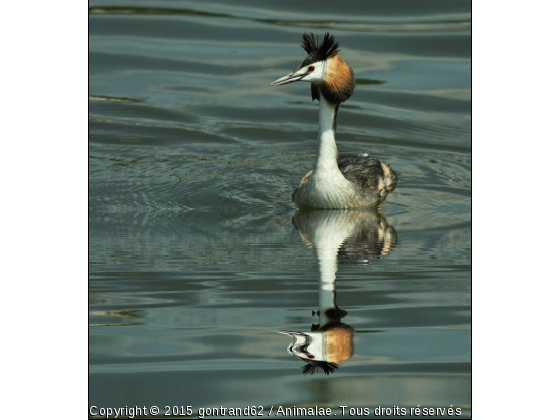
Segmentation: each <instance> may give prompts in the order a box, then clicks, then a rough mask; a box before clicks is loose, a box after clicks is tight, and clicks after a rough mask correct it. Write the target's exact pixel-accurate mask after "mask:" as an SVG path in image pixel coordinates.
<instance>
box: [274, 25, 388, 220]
mask: <svg viewBox="0 0 560 420" xmlns="http://www.w3.org/2000/svg"><path fill="white" fill-rule="evenodd" d="M301 46H302V48H303V49H304V50H305V52H306V53H307V57H305V58H304V59H303V61H302V62H301V64H300V65H299V66H298V67H297V68H296V69H295V70H294V71H292V72H291V73H289V74H288V75H286V76H284V77H281V78H280V79H278V80H275V81H274V82H272V83H271V84H270V86H282V85H286V84H288V83H293V82H299V81H301V82H311V100H312V101H314V100H315V99H317V100H318V101H319V135H318V139H317V157H316V160H315V165H314V166H313V169H311V170H310V171H309V172H307V174H305V176H304V177H303V178H302V180H301V182H300V184H299V186H298V187H297V188H296V190H295V192H294V194H293V195H292V198H293V200H294V201H295V202H296V204H297V205H298V206H299V207H303V208H306V207H307V208H319V209H349V208H363V207H375V206H379V205H380V204H382V203H383V202H384V201H385V199H386V197H387V195H388V194H389V193H390V192H392V191H393V190H394V189H395V188H396V186H397V175H396V174H395V171H394V170H393V168H391V166H389V165H388V164H386V163H384V162H381V161H379V160H378V159H375V158H373V157H370V156H369V155H368V154H367V153H361V154H359V155H345V156H339V155H338V149H337V147H336V139H335V137H336V117H337V113H338V108H339V106H340V104H341V103H343V102H345V101H346V100H348V99H349V98H350V96H352V94H353V93H354V88H355V87H356V80H355V78H354V71H353V70H352V68H351V67H350V66H349V65H348V64H347V63H346V62H345V61H344V60H343V59H342V58H341V57H340V55H339V52H340V48H339V43H338V42H337V41H336V40H335V38H334V36H333V35H331V34H329V33H328V32H327V33H326V34H325V36H324V38H323V40H322V41H319V36H318V35H317V36H315V35H314V34H313V33H309V34H308V33H304V34H303V42H302V44H301Z"/></svg>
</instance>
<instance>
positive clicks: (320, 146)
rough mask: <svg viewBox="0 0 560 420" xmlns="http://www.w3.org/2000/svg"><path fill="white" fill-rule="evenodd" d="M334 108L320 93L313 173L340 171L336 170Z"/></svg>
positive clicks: (336, 151) (336, 152)
mask: <svg viewBox="0 0 560 420" xmlns="http://www.w3.org/2000/svg"><path fill="white" fill-rule="evenodd" d="M335 118H336V109H335V107H334V106H333V105H331V104H330V103H328V102H327V100H326V99H325V98H323V96H322V95H321V99H320V100H319V137H318V139H317V160H316V162H315V168H314V172H315V173H321V172H331V171H335V172H340V171H339V170H338V163H337V158H338V150H337V148H336V141H335V132H334V121H335Z"/></svg>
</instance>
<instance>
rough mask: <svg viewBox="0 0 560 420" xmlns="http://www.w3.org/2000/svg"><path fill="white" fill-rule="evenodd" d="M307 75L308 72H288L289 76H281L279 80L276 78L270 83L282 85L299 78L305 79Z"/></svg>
mask: <svg viewBox="0 0 560 420" xmlns="http://www.w3.org/2000/svg"><path fill="white" fill-rule="evenodd" d="M306 75H307V73H303V74H294V73H293V72H292V73H290V74H288V75H287V76H284V77H281V78H280V79H278V80H275V81H274V82H272V83H271V84H270V86H282V85H287V84H288V83H293V82H297V81H298V80H301V79H303V78H304V77H305V76H306Z"/></svg>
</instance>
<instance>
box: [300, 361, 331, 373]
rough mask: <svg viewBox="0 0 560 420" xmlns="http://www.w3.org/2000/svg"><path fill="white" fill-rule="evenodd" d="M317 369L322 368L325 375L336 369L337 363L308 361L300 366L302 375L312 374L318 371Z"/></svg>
mask: <svg viewBox="0 0 560 420" xmlns="http://www.w3.org/2000/svg"><path fill="white" fill-rule="evenodd" d="M319 369H323V372H325V375H329V374H331V373H333V372H334V371H335V370H336V369H338V365H337V364H336V363H329V362H323V361H314V360H312V361H309V363H307V364H306V365H305V366H302V367H301V370H302V371H303V374H304V375H313V374H314V373H316V372H318V371H319Z"/></svg>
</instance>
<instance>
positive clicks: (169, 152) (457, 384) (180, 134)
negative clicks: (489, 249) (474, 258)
mask: <svg viewBox="0 0 560 420" xmlns="http://www.w3.org/2000/svg"><path fill="white" fill-rule="evenodd" d="M89 4H90V15H89V25H90V26H89V34H90V37H89V58H90V62H89V120H90V136H89V141H90V143H89V154H90V155H89V174H90V177H89V180H90V185H89V196H90V202H89V204H90V214H89V217H90V219H89V222H90V225H89V226H90V231H89V234H90V246H89V251H90V282H89V293H90V295H89V298H90V303H89V314H90V330H89V333H90V335H89V337H90V339H89V363H90V382H89V400H90V405H96V406H98V407H106V406H112V407H121V406H122V407H124V406H129V407H130V406H134V405H139V406H144V405H147V406H151V405H159V406H160V407H161V408H162V409H163V407H164V406H166V405H171V406H172V405H183V406H185V405H191V406H193V408H194V409H195V410H196V409H198V408H199V407H216V406H218V407H219V406H220V405H222V406H227V407H244V406H247V405H256V406H264V407H266V408H269V407H270V406H271V405H274V406H278V405H284V406H290V407H293V406H294V405H296V406H302V407H303V406H315V405H319V406H322V407H338V406H340V405H346V406H349V407H369V408H370V409H373V408H375V407H377V406H378V405H381V406H385V407H393V405H399V406H416V405H417V404H420V405H421V406H422V407H426V406H427V407H446V408H447V407H449V406H450V405H451V404H453V406H454V407H460V408H462V410H463V417H467V416H469V414H470V407H471V376H470V373H471V329H470V322H471V318H470V310H471V304H470V296H471V293H470V286H471V280H470V273H471V259H470V256H471V254H470V252H471V235H470V233H471V230H470V228H471V214H470V211H471V207H470V206H471V199H470V188H471V155H470V151H471V149H470V135H471V79H470V76H471V73H470V68H471V62H470V57H471V20H470V19H471V18H470V2H468V1H452V2H450V1H395V0H391V1H373V2H372V1H356V2H325V1H305V2H302V1H282V2H263V1H257V0H240V1H236V2H228V3H226V2H222V3H218V2H213V1H204V2H203V1H200V2H190V1H123V0H117V1H111V2H108V1H104V2H103V1H98V0H93V1H90V3H89ZM303 31H315V32H317V33H321V34H322V33H324V32H326V31H330V32H331V33H333V34H334V35H335V36H336V37H337V39H338V40H339V41H340V44H341V47H342V53H341V55H342V57H343V58H344V59H345V60H346V61H347V62H348V63H349V64H350V65H351V66H352V67H353V69H354V72H355V74H356V77H357V82H358V85H357V87H356V91H355V94H354V96H353V97H352V98H351V99H350V100H349V101H348V102H347V103H345V104H343V105H342V106H341V109H340V111H339V114H338V132H337V135H338V147H339V151H340V152H341V153H360V152H368V153H369V154H370V155H372V156H375V157H378V158H380V159H382V160H383V161H385V162H388V163H389V164H391V166H392V167H393V168H394V169H395V170H396V172H397V174H398V176H399V185H398V188H397V189H396V190H395V192H394V193H392V194H391V195H390V196H389V198H388V200H387V202H386V203H385V205H384V207H383V213H384V215H385V218H386V222H387V223H388V224H389V225H390V226H392V228H393V229H394V230H395V232H396V237H397V239H396V242H395V243H394V245H393V246H392V248H391V249H390V251H389V252H386V253H385V255H380V256H378V257H376V256H375V255H370V256H369V257H368V258H365V259H364V258H358V259H356V258H354V259H353V258H352V255H350V258H349V259H348V261H346V263H344V264H342V263H341V264H339V267H338V272H337V301H338V305H339V306H340V307H341V308H343V309H344V310H346V311H347V312H348V315H347V316H346V317H345V318H344V322H345V323H346V324H348V325H351V326H352V327H354V328H355V330H356V333H355V338H354V344H355V350H354V355H353V357H352V358H350V359H348V360H346V361H345V362H343V363H341V365H340V368H339V369H338V370H337V371H336V372H335V373H334V374H332V375H330V376H325V375H322V374H321V375H313V376H304V375H302V374H301V370H300V367H301V366H302V365H303V364H304V363H303V362H301V361H300V360H298V359H296V358H294V357H293V356H291V355H289V354H287V352H286V347H287V345H288V344H289V341H290V340H289V338H288V337H286V336H283V335H280V334H275V333H273V332H271V330H274V329H290V330H295V331H309V330H310V327H311V324H312V323H316V322H317V316H312V310H317V309H318V296H317V279H318V275H317V259H316V255H315V253H314V251H313V249H310V247H309V246H308V245H306V243H305V241H304V240H302V235H301V234H300V232H298V230H297V229H296V227H295V226H294V217H295V216H296V215H297V208H296V207H295V205H294V204H293V202H292V201H291V193H292V191H293V189H294V188H295V187H296V185H297V184H298V182H299V180H300V179H301V177H302V176H303V175H304V174H305V172H306V171H307V170H308V169H310V168H311V167H312V165H313V160H314V154H315V148H316V142H315V139H316V130H317V118H318V114H317V112H318V105H317V102H311V98H310V89H309V84H306V83H294V84H291V85H288V86H282V87H269V83H270V82H271V81H273V80H275V79H277V78H278V77H281V76H284V75H285V74H287V73H288V72H289V71H291V70H292V69H293V68H295V67H296V66H297V65H298V64H299V62H300V61H301V59H303V57H304V55H305V54H304V51H303V50H302V49H301V48H300V47H299V43H300V40H301V33H302V32H303ZM366 247H367V246H366ZM339 413H340V412H339Z"/></svg>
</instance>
